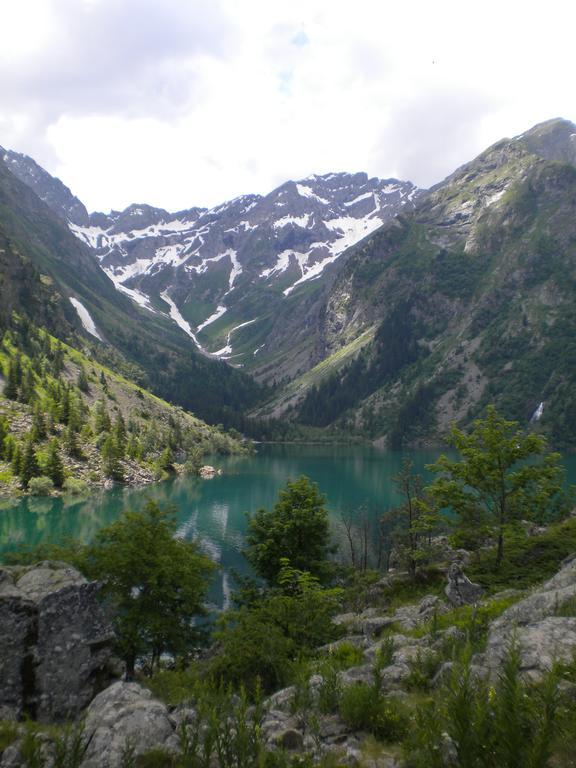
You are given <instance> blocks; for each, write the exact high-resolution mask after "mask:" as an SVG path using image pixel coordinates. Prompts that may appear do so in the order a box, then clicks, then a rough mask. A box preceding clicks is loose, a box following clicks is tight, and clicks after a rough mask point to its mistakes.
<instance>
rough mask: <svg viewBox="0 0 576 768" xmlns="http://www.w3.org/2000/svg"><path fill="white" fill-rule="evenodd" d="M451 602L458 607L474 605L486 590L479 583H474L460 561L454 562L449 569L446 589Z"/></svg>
mask: <svg viewBox="0 0 576 768" xmlns="http://www.w3.org/2000/svg"><path fill="white" fill-rule="evenodd" d="M444 592H445V594H446V597H447V598H448V600H449V602H450V603H451V604H452V605H454V606H456V607H457V608H458V607H459V606H461V605H472V604H474V603H477V602H478V601H479V600H480V598H481V597H482V595H483V593H484V590H483V589H482V587H481V586H480V585H479V584H474V583H473V582H472V581H470V579H469V578H468V576H466V574H465V573H464V571H463V570H462V566H461V565H460V563H458V562H455V563H452V565H451V566H450V569H449V571H448V584H447V585H446V589H445V590H444Z"/></svg>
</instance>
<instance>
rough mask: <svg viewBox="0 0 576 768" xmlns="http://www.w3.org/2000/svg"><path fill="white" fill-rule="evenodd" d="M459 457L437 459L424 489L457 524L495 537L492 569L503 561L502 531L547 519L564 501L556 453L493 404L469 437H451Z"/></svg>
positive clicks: (462, 434)
mask: <svg viewBox="0 0 576 768" xmlns="http://www.w3.org/2000/svg"><path fill="white" fill-rule="evenodd" d="M450 437H451V443H452V445H453V446H454V447H455V448H456V449H457V450H458V451H459V453H460V459H459V460H458V461H454V460H452V459H449V458H447V457H446V456H444V455H442V456H441V457H440V458H439V459H438V461H437V462H435V463H434V464H431V465H430V466H429V469H431V470H432V471H433V472H435V473H436V474H437V475H438V477H437V478H436V480H435V481H434V482H433V483H432V485H431V486H430V487H429V489H428V490H429V492H430V494H431V495H432V496H433V497H434V498H435V499H436V501H437V502H438V504H439V505H440V506H441V507H450V508H451V509H452V510H453V511H454V512H455V514H456V515H457V519H458V524H459V525H460V526H461V527H463V528H464V529H468V530H471V531H473V532H474V535H476V537H478V534H479V532H481V530H482V527H484V530H487V531H488V532H489V533H490V534H491V535H493V536H495V537H496V539H497V543H498V546H497V555H496V565H497V566H499V565H500V563H501V562H502V559H503V557H504V532H505V529H506V527H507V526H508V525H510V523H512V522H514V521H516V520H520V519H535V520H539V521H541V520H543V519H546V517H547V516H549V515H550V514H551V513H552V512H553V511H554V510H555V509H557V508H558V506H561V505H562V503H563V501H564V497H563V494H562V476H563V469H562V467H561V465H560V454H559V453H547V442H546V439H545V438H544V437H543V436H542V435H536V434H534V433H528V434H526V433H524V432H522V430H520V429H518V422H516V421H507V420H506V419H504V418H503V417H502V416H500V415H499V414H498V413H497V412H496V409H495V408H494V406H489V407H488V409H487V415H486V418H485V419H478V420H477V421H475V422H474V427H473V429H472V431H471V432H470V434H466V433H465V432H463V431H461V430H460V429H458V428H457V427H453V428H452V430H451V433H450Z"/></svg>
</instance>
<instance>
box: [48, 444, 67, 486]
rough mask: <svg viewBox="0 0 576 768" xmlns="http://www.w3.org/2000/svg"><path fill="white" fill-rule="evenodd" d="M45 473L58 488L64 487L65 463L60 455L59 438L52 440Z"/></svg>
mask: <svg viewBox="0 0 576 768" xmlns="http://www.w3.org/2000/svg"><path fill="white" fill-rule="evenodd" d="M44 474H45V475H46V476H47V477H49V478H50V479H51V480H52V482H53V483H54V486H55V487H56V488H62V485H63V483H64V464H63V462H62V457H61V456H60V449H59V447H58V441H57V440H51V441H50V445H49V446H48V454H47V456H46V463H45V466H44Z"/></svg>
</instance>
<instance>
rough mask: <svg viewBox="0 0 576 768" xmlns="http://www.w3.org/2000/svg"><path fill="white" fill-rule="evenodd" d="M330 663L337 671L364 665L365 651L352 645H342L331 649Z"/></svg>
mask: <svg viewBox="0 0 576 768" xmlns="http://www.w3.org/2000/svg"><path fill="white" fill-rule="evenodd" d="M329 653H330V661H331V662H332V665H334V667H336V668H337V669H349V668H350V667H357V666H359V665H360V664H362V662H363V660H364V651H363V650H362V648H359V647H358V646H356V645H352V643H340V645H336V646H334V647H333V648H331V649H330V651H329Z"/></svg>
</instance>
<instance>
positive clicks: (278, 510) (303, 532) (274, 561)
mask: <svg viewBox="0 0 576 768" xmlns="http://www.w3.org/2000/svg"><path fill="white" fill-rule="evenodd" d="M324 505H325V497H324V496H323V495H322V494H321V493H320V492H319V490H318V487H317V486H316V484H315V483H312V482H311V481H310V480H309V479H308V478H307V477H304V476H302V477H300V478H299V479H298V480H295V481H288V483H287V484H286V487H285V488H284V489H283V490H281V491H280V494H279V499H278V501H277V502H276V504H275V505H274V509H273V510H272V511H268V510H266V509H259V510H258V511H257V512H256V513H255V514H254V515H249V516H248V533H247V536H246V540H247V542H248V547H247V548H246V550H245V551H244V555H245V556H246V558H247V559H248V561H249V562H250V564H251V565H252V567H253V568H254V570H255V571H256V573H257V574H258V575H259V576H262V577H263V578H264V579H266V581H267V582H268V583H269V584H271V585H274V584H277V583H278V576H279V574H280V570H281V568H282V564H281V563H282V559H283V558H287V559H288V560H289V562H290V565H291V566H292V567H294V568H297V569H299V570H301V571H307V572H309V573H311V574H312V575H313V576H316V577H318V578H319V579H320V580H321V581H325V580H326V579H327V578H328V577H329V576H330V574H331V570H332V569H331V566H330V562H329V560H328V556H329V555H330V554H331V552H332V551H333V548H332V547H331V546H330V526H329V522H328V511H327V510H326V507H325V506H324Z"/></svg>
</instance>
